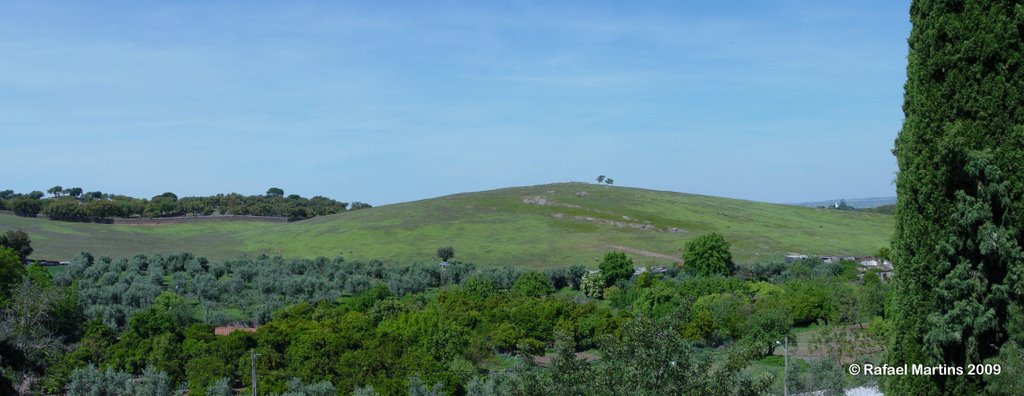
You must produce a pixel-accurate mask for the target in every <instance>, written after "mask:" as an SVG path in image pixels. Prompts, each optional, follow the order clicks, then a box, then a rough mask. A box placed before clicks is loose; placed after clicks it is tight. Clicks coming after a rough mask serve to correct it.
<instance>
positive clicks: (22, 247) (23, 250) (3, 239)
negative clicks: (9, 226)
mask: <svg viewBox="0 0 1024 396" xmlns="http://www.w3.org/2000/svg"><path fill="white" fill-rule="evenodd" d="M0 247H6V248H8V249H11V251H13V252H14V254H17V255H18V257H19V258H21V260H22V261H24V260H25V259H26V258H28V256H29V255H30V254H32V239H31V238H29V236H28V233H27V232H25V231H22V230H8V231H7V232H5V233H3V235H0Z"/></svg>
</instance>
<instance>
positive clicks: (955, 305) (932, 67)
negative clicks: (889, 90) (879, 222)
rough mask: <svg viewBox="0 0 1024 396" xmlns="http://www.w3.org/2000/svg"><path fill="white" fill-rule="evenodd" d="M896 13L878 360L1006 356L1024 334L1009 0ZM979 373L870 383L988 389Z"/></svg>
mask: <svg viewBox="0 0 1024 396" xmlns="http://www.w3.org/2000/svg"><path fill="white" fill-rule="evenodd" d="M910 21H911V23H912V25H913V28H912V29H911V32H910V38H909V39H908V44H909V47H910V51H909V54H908V55H907V79H906V83H905V85H904V89H905V92H904V96H903V98H904V99H903V112H904V118H903V128H902V129H901V130H900V133H899V135H898V137H897V138H896V142H895V148H894V150H893V153H894V154H895V155H896V162H897V164H898V166H899V173H898V174H897V177H896V196H897V203H896V214H895V220H896V232H895V234H893V237H892V244H891V246H892V263H893V266H894V269H895V276H894V278H893V283H892V288H893V289H892V290H893V295H892V301H891V304H889V308H890V309H891V311H892V312H891V313H892V315H891V316H892V323H891V327H890V330H889V331H888V334H889V335H890V337H889V343H888V348H887V355H886V356H887V360H888V361H887V362H886V363H887V364H889V365H893V366H900V365H904V364H922V365H924V366H939V365H945V366H948V367H966V366H967V365H969V364H980V363H984V362H987V361H988V359H1002V360H1004V361H1012V360H1013V359H1018V360H1017V361H1019V355H1018V357H1016V358H1011V357H1010V355H1007V353H1010V352H1008V351H1013V350H1017V348H1018V346H1019V345H1021V344H1022V343H1024V336H1022V332H1021V330H1020V329H1021V323H1024V313H1022V308H1024V249H1022V245H1024V199H1021V197H1024V166H1021V164H1024V34H1021V32H1022V31H1024V13H1022V8H1021V3H1020V1H1013V0H990V1H946V0H915V1H913V2H912V3H911V5H910ZM888 316H889V315H887V317H888ZM1004 374H1005V371H1004ZM993 377H994V376H970V375H931V376H916V375H904V376H890V377H885V378H884V380H883V384H882V385H883V388H884V389H883V390H884V391H885V393H886V394H930V395H940V394H947V395H954V394H974V393H988V392H987V391H991V392H992V393H999V392H998V391H996V390H995V389H994V388H993V389H986V388H987V387H989V386H990V385H992V386H994V382H993V381H996V380H997V379H996V378H993ZM1003 377H1005V375H1004V376H1003ZM1017 391H1018V392H1019V389H1018V390H1017Z"/></svg>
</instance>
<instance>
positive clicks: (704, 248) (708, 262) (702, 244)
mask: <svg viewBox="0 0 1024 396" xmlns="http://www.w3.org/2000/svg"><path fill="white" fill-rule="evenodd" d="M685 250H686V253H685V254H684V255H683V259H684V261H685V265H686V266H687V268H689V269H690V270H691V271H693V272H694V273H695V274H697V275H698V276H714V275H721V276H731V275H732V274H733V272H734V271H735V264H734V263H733V262H732V253H731V252H729V242H726V240H725V238H723V237H722V236H721V235H719V234H716V233H711V234H706V235H701V236H699V237H697V238H696V239H694V240H692V241H689V242H687V243H686V248H685Z"/></svg>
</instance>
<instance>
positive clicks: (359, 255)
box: [0, 183, 893, 269]
mask: <svg viewBox="0 0 1024 396" xmlns="http://www.w3.org/2000/svg"><path fill="white" fill-rule="evenodd" d="M8 229H23V230H25V231H26V232H28V233H29V235H31V237H32V245H33V247H34V248H35V252H34V253H33V256H32V257H33V258H36V259H49V260H67V259H70V258H72V257H74V256H75V255H77V254H78V253H79V252H81V251H88V252H91V253H93V254H95V255H97V256H100V255H107V256H112V257H118V256H131V255H134V254H137V253H146V254H175V253H180V252H184V251H188V252H192V253H193V254H195V255H197V256H205V257H207V258H210V259H211V260H222V259H228V258H234V257H238V256H241V255H260V254H268V255H282V256H285V257H295V258H314V257H318V256H327V257H334V256H338V255H341V256H344V257H346V258H350V259H358V260H370V259H381V260H385V261H387V262H399V263H413V262H421V261H432V260H435V258H434V253H435V251H436V249H437V247H439V246H447V245H450V246H453V247H455V250H456V256H457V258H458V259H459V260H462V261H466V262H474V263H477V264H478V265H480V266H482V267H487V266H501V265H510V266H516V267H522V268H532V269H544V268H553V267H560V266H567V265H571V264H583V265H587V266H590V267H593V266H595V265H596V260H598V259H599V258H600V257H601V256H602V255H603V254H604V253H605V252H607V251H609V250H625V251H627V252H629V254H630V256H631V257H632V258H633V260H634V261H636V262H637V263H638V264H640V265H650V266H654V265H667V264H671V263H672V262H673V261H677V260H675V259H676V258H678V257H681V255H682V251H681V249H682V247H683V245H684V244H685V242H686V241H688V240H690V239H692V238H695V237H696V236H699V235H701V234H705V233H709V232H718V233H720V234H722V235H724V236H725V238H726V239H727V240H728V241H729V242H730V243H731V244H732V251H733V255H734V257H735V258H736V260H737V261H738V262H740V263H745V262H754V261H760V260H777V259H779V258H780V257H781V256H783V255H784V254H786V253H788V252H799V253H803V254H810V255H850V256H857V255H871V254H874V253H875V252H876V251H877V250H878V248H880V247H882V246H885V245H887V244H888V240H889V237H890V236H891V235H892V232H893V219H892V216H890V215H884V214H875V213H863V212H851V211H836V210H829V209H816V208H806V207H798V206H788V205H778V204H769V203H760V202H752V201H745V200H737V199H729V198H720V197H711V196H703V195H694V194H683V193H675V192H666V191H653V190H645V189H638V188H628V187H612V186H603V185H594V184H588V183H558V184H547V185H538V186H529V187H514V188H504V189H498V190H491V191H483V192H473V193H463V194H455V195H448V196H443V197H438V198H432V199H426V200H421V201H414V202H406V203H400V204H394V205H384V206H380V207H374V208H370V209H363V210H359V211H352V212H346V213H341V214H336V215H330V216H321V217H316V218H313V219H309V220H304V221H298V222H292V223H264V222H210V223H198V224H168V225H111V224H92V223H73V222H60V221H52V220H47V219H43V218H24V217H16V216H13V215H6V214H2V215H0V231H4V230H8ZM670 258H671V259H670Z"/></svg>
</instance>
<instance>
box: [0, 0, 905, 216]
mask: <svg viewBox="0 0 1024 396" xmlns="http://www.w3.org/2000/svg"><path fill="white" fill-rule="evenodd" d="M90 3H91V5H88V6H87V5H85V4H84V2H66V3H58V2H20V3H12V2H8V3H4V4H3V5H0V54H2V56H0V158H3V171H2V172H0V174H2V176H0V189H6V188H11V189H14V190H17V191H20V192H27V191H30V190H45V189H46V188H48V187H50V186H53V185H57V184H60V185H63V186H64V187H73V186H81V187H83V188H85V189H86V190H87V191H90V190H101V191H104V192H117V193H124V194H128V195H134V196H142V197H150V196H152V195H156V194H159V193H162V192H164V191H173V192H175V193H177V194H178V195H206V194H214V193H219V192H240V193H245V194H258V193H263V192H264V191H266V189H267V188H268V187H270V186H277V187H281V188H283V189H284V190H285V191H286V193H298V194H302V195H304V196H311V195H318V194H319V195H326V196H330V197H333V198H336V199H340V200H361V201H365V202H370V203H372V204H385V203H394V202H400V201H407V200H414V199H421V198H429V197H433V196H438V195H444V194H450V193H456V192H463V191H475V190H483V189H491V188H498V187H505V186H514V185H530V184H540V183H549V182H560V181H569V180H575V181H590V180H593V178H594V177H595V176H597V175H598V174H606V175H609V176H611V177H613V178H614V179H615V180H616V182H617V183H616V184H620V185H624V186H636V187H644V188H653V189H664V190H674V191H682V192H692V193H700V194H709V195H719V196H728V197H736V198H745V199H752V200H759V201H770V202H796V201H809V200H817V199H830V198H839V197H867V196H889V195H895V188H894V186H893V184H892V180H893V179H894V177H895V171H896V165H895V160H894V159H893V157H892V155H891V153H890V151H889V150H890V148H891V147H892V143H893V139H894V138H895V136H896V133H897V132H898V131H899V128H900V125H901V122H902V118H903V114H902V111H901V108H900V106H901V104H902V95H903V88H902V86H903V82H904V80H905V62H906V51H907V47H906V37H907V35H908V33H909V30H910V24H909V22H908V16H907V12H908V11H907V10H908V7H909V5H908V1H905V0H900V1H851V2H831V1H825V2H822V1H763V2H762V1H756V2H749V3H745V4H731V3H732V2H719V1H706V2H696V1H694V2H681V1H666V2H603V3H599V2H589V1H588V2H552V1H538V2H495V3H486V2H480V1H467V2H445V1H442V2H419V1H410V2H383V1H373V2H362V3H345V4H337V3H339V2H279V3H278V4H264V3H266V2H207V1H195V2H161V3H145V2H133V1H126V2H115V3H92V2H90ZM255 3H260V4H259V5H256V4H255ZM723 3H729V4H723Z"/></svg>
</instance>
